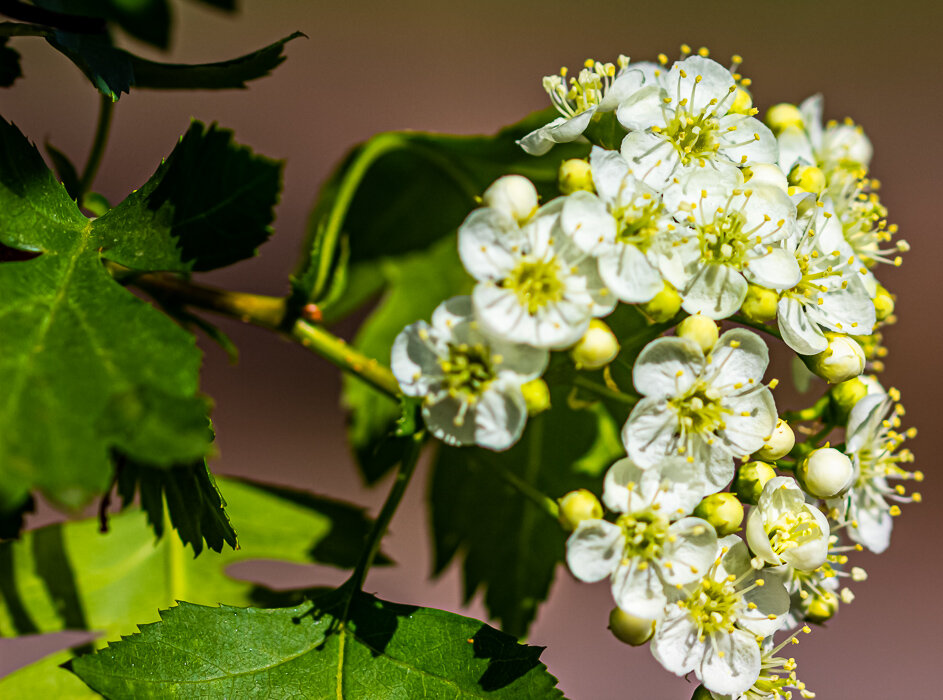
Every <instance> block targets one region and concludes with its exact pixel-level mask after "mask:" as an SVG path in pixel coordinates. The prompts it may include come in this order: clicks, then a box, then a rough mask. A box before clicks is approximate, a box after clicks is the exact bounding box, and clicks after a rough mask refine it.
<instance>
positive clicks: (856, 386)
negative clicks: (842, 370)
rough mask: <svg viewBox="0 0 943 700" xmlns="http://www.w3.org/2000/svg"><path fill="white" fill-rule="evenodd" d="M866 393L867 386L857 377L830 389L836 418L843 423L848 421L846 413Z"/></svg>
mask: <svg viewBox="0 0 943 700" xmlns="http://www.w3.org/2000/svg"><path fill="white" fill-rule="evenodd" d="M867 393H868V386H867V384H865V383H864V382H863V381H861V379H860V378H859V377H854V378H852V379H849V380H847V381H844V382H842V383H841V384H836V385H835V386H833V387H832V388H831V390H830V391H829V394H830V395H831V397H832V405H833V407H834V408H835V412H836V413H837V414H838V415H837V416H836V418H837V419H838V420H839V421H840V422H842V423H844V422H845V421H846V420H847V419H848V412H849V411H851V409H853V408H854V407H855V404H856V403H858V402H859V401H860V400H861V399H863V398H864V397H865V396H866V395H867Z"/></svg>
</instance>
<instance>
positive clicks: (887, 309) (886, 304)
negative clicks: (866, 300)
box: [874, 284, 894, 321]
mask: <svg viewBox="0 0 943 700" xmlns="http://www.w3.org/2000/svg"><path fill="white" fill-rule="evenodd" d="M874 313H875V315H876V316H877V319H878V321H883V320H885V319H886V318H887V317H888V316H890V315H891V314H893V313H894V297H893V295H892V294H891V293H890V292H889V291H887V290H886V289H884V287H883V286H881V285H880V284H879V285H878V291H877V295H876V296H875V297H874Z"/></svg>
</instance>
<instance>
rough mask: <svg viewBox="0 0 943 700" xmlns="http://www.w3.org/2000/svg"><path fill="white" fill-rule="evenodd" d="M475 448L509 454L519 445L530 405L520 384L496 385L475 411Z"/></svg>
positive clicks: (491, 386)
mask: <svg viewBox="0 0 943 700" xmlns="http://www.w3.org/2000/svg"><path fill="white" fill-rule="evenodd" d="M473 417H474V421H475V444H477V445H481V446H482V447H485V448H487V449H489V450H506V449H508V448H509V447H510V446H511V445H513V444H514V443H515V442H517V441H518V440H519V439H520V437H521V433H523V432H524V423H525V422H526V421H527V403H526V402H525V401H524V395H523V393H521V387H520V385H518V384H513V383H508V382H502V381H500V380H498V381H496V382H494V383H492V384H491V385H490V386H489V387H488V389H487V390H486V391H485V392H484V393H483V394H482V395H481V397H480V398H479V400H478V402H477V404H476V405H475V410H474V416H473Z"/></svg>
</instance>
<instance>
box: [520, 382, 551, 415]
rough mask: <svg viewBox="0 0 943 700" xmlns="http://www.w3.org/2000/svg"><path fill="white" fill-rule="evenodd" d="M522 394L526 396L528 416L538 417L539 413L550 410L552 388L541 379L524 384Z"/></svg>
mask: <svg viewBox="0 0 943 700" xmlns="http://www.w3.org/2000/svg"><path fill="white" fill-rule="evenodd" d="M521 393H523V394H524V403H525V404H527V415H528V416H536V415H537V414H538V413H543V412H544V411H546V410H547V409H548V408H550V387H548V386H547V382H545V381H544V380H543V379H541V378H540V377H537V378H536V379H531V380H530V381H529V382H527V383H526V384H522V385H521Z"/></svg>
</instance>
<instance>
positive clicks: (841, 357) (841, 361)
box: [802, 333, 865, 384]
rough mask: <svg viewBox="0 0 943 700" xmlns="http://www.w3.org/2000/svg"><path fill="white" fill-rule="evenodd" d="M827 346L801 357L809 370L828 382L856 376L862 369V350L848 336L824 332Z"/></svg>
mask: <svg viewBox="0 0 943 700" xmlns="http://www.w3.org/2000/svg"><path fill="white" fill-rule="evenodd" d="M825 335H826V337H828V339H829V340H828V347H827V348H825V350H823V351H822V352H820V353H818V354H817V355H808V356H806V357H803V358H802V359H803V361H804V362H805V364H806V367H808V368H809V369H810V370H812V371H813V372H814V373H815V374H817V375H819V376H820V377H821V378H822V379H824V380H825V381H827V382H828V383H829V384H838V383H840V382H844V381H847V380H849V379H853V378H854V377H857V376H858V375H859V374H861V373H862V372H863V371H864V362H865V358H864V350H862V348H861V346H860V345H859V344H858V343H857V342H856V341H855V340H854V339H853V338H851V337H850V336H847V335H839V334H838V333H826V334H825Z"/></svg>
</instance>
